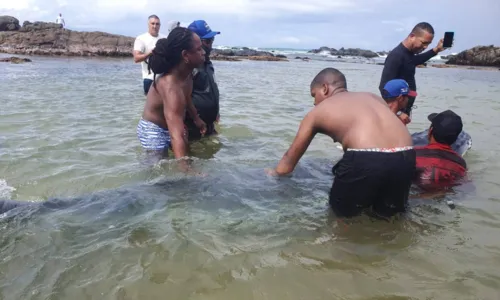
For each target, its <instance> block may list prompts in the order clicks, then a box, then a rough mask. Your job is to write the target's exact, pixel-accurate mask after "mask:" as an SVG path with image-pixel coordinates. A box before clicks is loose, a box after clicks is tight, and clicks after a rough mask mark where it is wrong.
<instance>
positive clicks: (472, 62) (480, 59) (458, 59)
mask: <svg viewBox="0 0 500 300" xmlns="http://www.w3.org/2000/svg"><path fill="white" fill-rule="evenodd" d="M446 64H448V65H467V66H481V67H500V47H495V46H493V45H490V46H476V47H474V48H471V49H468V50H465V51H462V52H460V53H458V54H457V55H454V56H452V57H450V58H449V59H448V61H447V62H446Z"/></svg>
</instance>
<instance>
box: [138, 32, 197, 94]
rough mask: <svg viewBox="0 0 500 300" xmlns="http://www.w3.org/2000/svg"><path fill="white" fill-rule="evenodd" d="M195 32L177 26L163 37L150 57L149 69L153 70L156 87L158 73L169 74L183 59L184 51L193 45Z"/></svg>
mask: <svg viewBox="0 0 500 300" xmlns="http://www.w3.org/2000/svg"><path fill="white" fill-rule="evenodd" d="M193 39H194V37H193V32H192V31H191V30H189V29H187V28H184V27H176V28H174V29H172V31H171V32H170V33H169V34H168V37H167V38H161V39H159V40H158V41H157V42H156V46H155V48H154V49H153V51H152V54H151V56H150V57H149V59H148V61H147V64H148V71H149V73H151V71H153V74H154V77H153V86H154V87H155V89H156V74H161V73H163V74H168V73H169V72H171V71H172V69H173V68H174V67H176V66H177V65H178V64H179V63H180V62H181V61H182V51H183V50H190V49H191V48H192V47H193Z"/></svg>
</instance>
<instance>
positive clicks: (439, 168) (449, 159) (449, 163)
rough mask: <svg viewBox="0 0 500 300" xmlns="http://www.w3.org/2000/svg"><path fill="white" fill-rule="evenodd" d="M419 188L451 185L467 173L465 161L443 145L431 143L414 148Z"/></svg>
mask: <svg viewBox="0 0 500 300" xmlns="http://www.w3.org/2000/svg"><path fill="white" fill-rule="evenodd" d="M415 151H416V154H417V159H416V160H417V165H416V167H417V173H418V180H417V181H418V183H417V185H419V186H420V187H441V186H443V185H445V186H446V185H449V184H453V183H454V182H455V181H457V180H459V179H461V178H463V177H464V176H465V174H466V172H467V164H466V163H465V160H464V159H463V158H462V157H461V156H460V155H458V153H456V152H455V151H453V149H452V148H451V147H450V146H448V145H445V144H441V143H432V144H429V145H427V146H417V147H415Z"/></svg>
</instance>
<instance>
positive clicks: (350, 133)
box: [311, 92, 413, 150]
mask: <svg viewBox="0 0 500 300" xmlns="http://www.w3.org/2000/svg"><path fill="white" fill-rule="evenodd" d="M311 113H312V116H311V118H313V119H314V127H315V128H316V130H317V131H318V132H320V133H323V134H326V135H328V136H330V137H331V138H333V139H334V141H337V142H340V143H341V144H342V146H343V148H344V150H345V149H347V148H354V149H366V148H394V147H404V146H412V145H413V141H412V139H411V136H410V133H409V132H408V129H407V128H406V126H405V125H404V124H403V123H402V122H401V120H400V119H399V118H398V117H397V116H396V115H395V114H394V113H393V112H392V111H391V110H390V109H389V107H388V106H387V104H386V103H385V102H384V100H383V99H382V98H380V97H379V96H377V95H375V94H373V93H363V92H341V93H338V94H335V95H334V96H332V97H330V98H328V99H325V100H324V101H323V102H321V103H320V104H319V105H317V106H316V107H315V108H314V110H313V111H312V112H311Z"/></svg>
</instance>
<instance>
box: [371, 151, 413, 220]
mask: <svg viewBox="0 0 500 300" xmlns="http://www.w3.org/2000/svg"><path fill="white" fill-rule="evenodd" d="M380 160H381V161H383V165H384V166H385V171H384V174H383V175H382V176H381V177H382V178H383V182H384V185H383V186H382V187H381V189H380V192H379V194H378V197H377V200H376V202H375V204H374V205H373V210H374V212H375V213H376V214H377V215H379V216H382V217H391V216H394V215H396V214H398V213H403V212H405V211H406V209H407V206H408V197H409V195H410V187H411V184H412V180H413V178H414V176H415V174H416V153H415V150H414V149H411V150H405V151H399V152H395V153H387V155H386V157H385V158H384V157H381V158H380Z"/></svg>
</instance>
